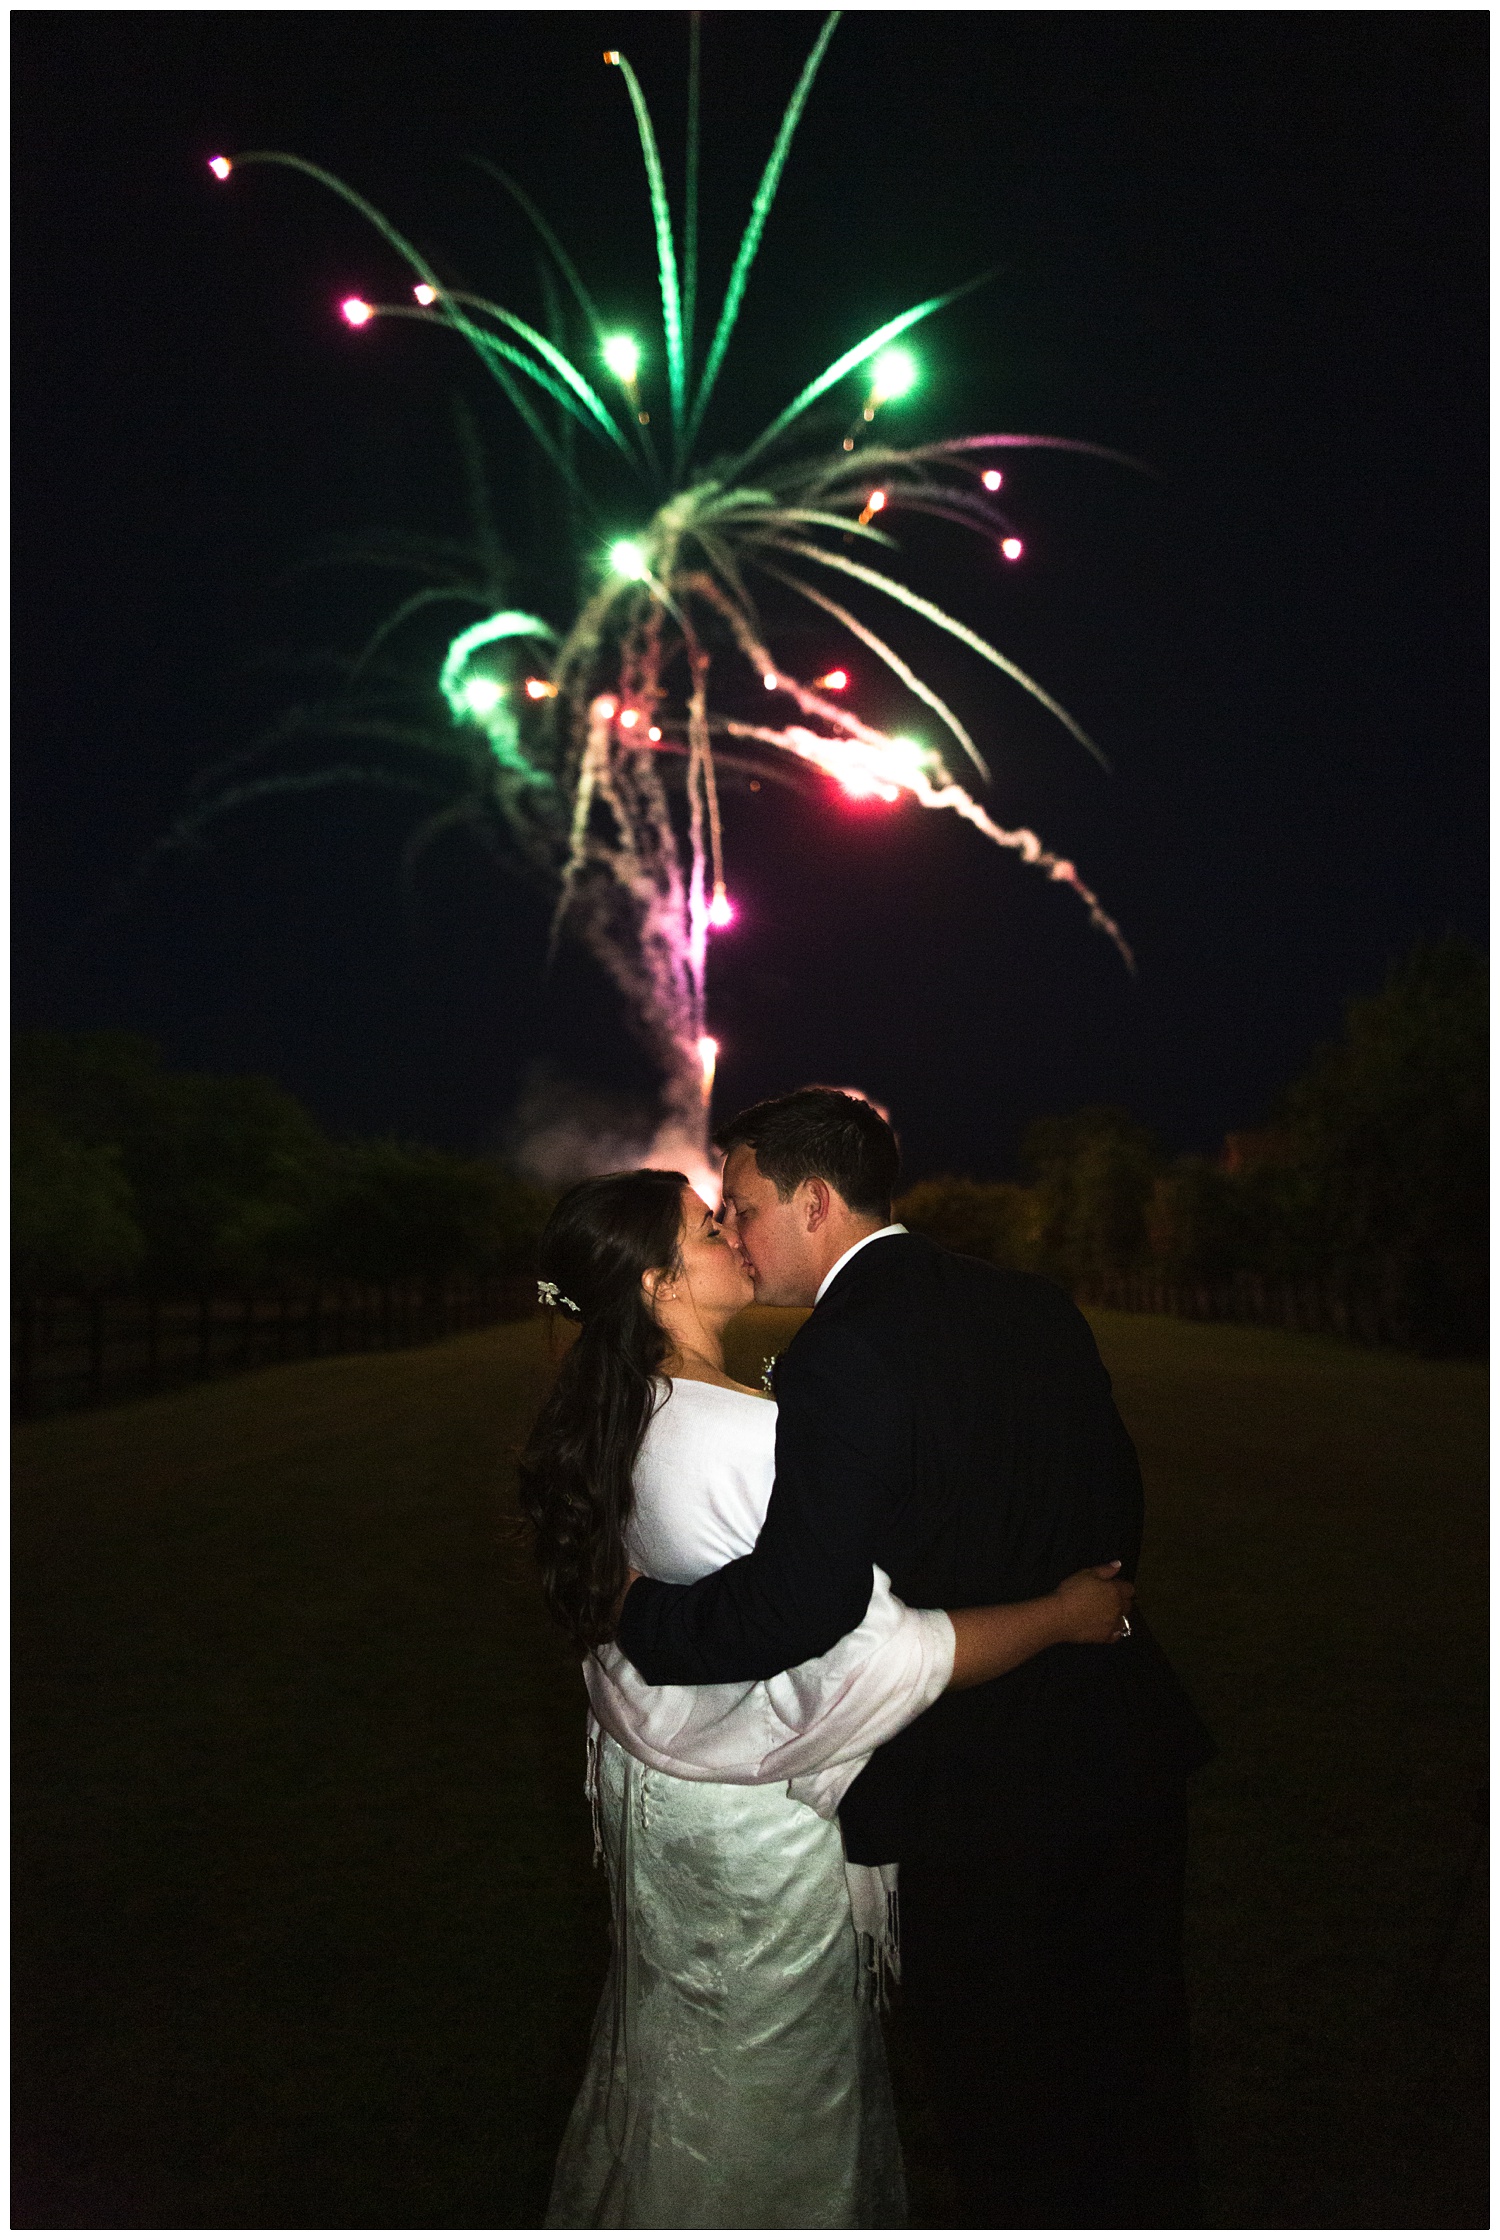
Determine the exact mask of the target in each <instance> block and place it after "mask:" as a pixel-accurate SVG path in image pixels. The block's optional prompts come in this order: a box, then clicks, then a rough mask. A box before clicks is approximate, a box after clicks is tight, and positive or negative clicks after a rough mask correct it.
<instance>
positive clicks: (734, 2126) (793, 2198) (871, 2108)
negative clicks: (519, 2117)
mask: <svg viewBox="0 0 1500 2240" xmlns="http://www.w3.org/2000/svg"><path fill="white" fill-rule="evenodd" d="M775 1424H776V1411H775V1407H774V1405H773V1404H771V1403H770V1402H767V1401H765V1400H762V1399H759V1398H757V1397H756V1396H755V1395H753V1394H748V1393H744V1392H738V1391H733V1390H729V1389H727V1388H725V1387H722V1386H717V1385H707V1384H700V1383H696V1382H690V1381H676V1382H673V1383H671V1384H670V1385H668V1387H667V1390H666V1396H665V1398H664V1399H663V1401H662V1404H661V1405H660V1406H659V1407H658V1409H657V1411H656V1413H655V1415H654V1416H653V1418H652V1420H651V1423H650V1425H649V1426H648V1428H647V1432H646V1436H645V1439H644V1440H643V1442H642V1446H641V1453H640V1456H639V1458H638V1460H637V1464H636V1470H635V1498H634V1506H633V1510H632V1515H631V1519H630V1523H629V1526H628V1528H627V1534H626V1542H627V1549H628V1553H629V1556H630V1561H631V1563H632V1565H633V1566H634V1567H635V1568H636V1569H637V1570H640V1571H644V1572H647V1573H649V1575H650V1576H651V1577H653V1578H657V1579H667V1580H673V1581H682V1582H687V1581H691V1580H693V1579H698V1578H702V1577H704V1576H705V1575H706V1574H707V1573H708V1572H710V1571H716V1570H718V1569H720V1568H721V1566H722V1565H724V1564H725V1563H729V1562H732V1561H733V1560H734V1558H735V1557H737V1556H740V1555H744V1554H747V1553H748V1552H749V1550H750V1548H751V1547H752V1546H753V1545H754V1543H755V1540H756V1537H757V1535H758V1533H759V1531H760V1527H761V1524H762V1522H763V1520H764V1517H765V1511H766V1503H767V1501H768V1499H769V1497H770V1491H771V1484H772V1479H773V1477H774V1468H775V1460H774V1447H775ZM872 1588H873V1591H872V1595H871V1601H870V1607H869V1610H868V1612H867V1614H866V1617H865V1619H864V1620H863V1622H862V1623H861V1625H860V1626H859V1627H858V1628H857V1629H856V1631H855V1632H854V1633H852V1634H850V1635H848V1636H847V1637H846V1638H845V1640H843V1641H841V1642H839V1643H837V1644H836V1645H835V1646H834V1648H833V1649H831V1650H830V1651H829V1652H828V1654H827V1656H825V1657H819V1658H816V1659H814V1660H813V1661H812V1662H810V1663H808V1664H805V1665H802V1666H799V1667H798V1668H797V1669H796V1671H794V1672H790V1673H782V1674H780V1675H778V1676H777V1678H776V1679H774V1680H769V1681H764V1682H758V1683H755V1684H753V1685H745V1686H740V1685H732V1686H715V1687H703V1688H648V1687H647V1686H646V1684H645V1683H644V1682H643V1681H642V1680H641V1678H640V1676H639V1674H638V1673H636V1672H635V1670H634V1668H633V1667H632V1666H631V1665H630V1664H629V1663H628V1662H627V1660H626V1659H625V1658H624V1657H623V1656H621V1654H620V1652H619V1651H618V1650H617V1649H615V1648H614V1647H612V1646H611V1647H608V1648H606V1649H604V1650H602V1651H600V1652H599V1654H598V1655H597V1656H595V1657H591V1658H590V1659H589V1660H588V1663H587V1664H586V1666H585V1674H586V1678H587V1681H588V1687H589V1696H590V1702H591V1705H592V1715H591V1718H590V1722H589V1768H590V1778H589V1789H590V1794H591V1796H592V1798H593V1801H594V1808H595V1821H596V1829H597V1831H598V1834H599V1838H600V1842H601V1847H602V1850H603V1854H604V1858H605V1862H606V1864H607V1867H608V1870H609V1878H610V1890H611V1897H612V1901H613V1924H612V1953H611V1959H610V1968H609V1974H608V1977H607V1979H606V1982H605V1987H604V1992H603V1996H602V1998H601V1999H600V2003H599V2009H598V2013H597V2015H596V2017H595V2021H594V2029H593V2036H592V2039H591V2042H590V2048H589V2057H588V2066H587V2070H586V2073H585V2076H584V2082H583V2086H582V2089H581V2091H580V2092H579V2095H578V2099H577V2101H576V2103H575V2105H574V2108H573V2112H572V2115H571V2117H570V2119H569V2122H568V2127H567V2130H566V2132H565V2134H564V2137H563V2143H562V2147H561V2149H560V2151H559V2154H558V2161H557V2170H556V2175H555V2178H554V2181H553V2189H552V2197H551V2200H550V2202H549V2205H548V2210H547V2216H546V2220H545V2221H546V2224H547V2226H548V2227H549V2228H552V2229H564V2230H573V2231H578V2230H587V2229H596V2228H600V2227H612V2228H622V2227H625V2228H634V2229H640V2228H653V2227H654V2228H666V2229H669V2230H670V2229H676V2230H683V2229H686V2230H714V2229H731V2230H734V2229H738V2230H756V2229H771V2230H774V2229H799V2228H800V2229H811V2230H823V2229H827V2230H839V2229H849V2228H854V2227H865V2228H871V2227H873V2228H887V2229H889V2228H891V2227H893V2226H895V2227H899V2226H900V2225H902V2224H904V2222H905V2215H906V2205H905V2187H904V2181H903V2177H902V2170H901V2156H900V2147H899V2144H898V2142H897V2137H896V2129H895V2116H894V2110H893V2107H892V2103H891V2090H890V2080H889V2076H888V2073H887V2070H886V2062H885V2049H884V2045H883V2043H882V2040H881V2036H880V2023H879V2015H878V2012H877V2007H876V2002H875V1999H874V1997H873V1996H872V1995H871V1994H872V1992H873V1991H874V1989H875V1988H876V1986H877V1982H878V1970H877V1969H875V1968H873V1967H872V1966H871V1964H870V1963H871V1959H872V1952H871V1948H872V1946H873V1945H874V1944H876V1943H877V1942H878V1941H879V1939H878V1934H877V1932H878V1930H880V1929H883V1928H884V1911H885V1888H884V1886H883V1884H882V1882H881V1879H880V1878H881V1877H882V1875H883V1874H886V1872H887V1871H886V1870H882V1869H878V1868H856V1869H852V1870H851V1869H847V1868H846V1864H845V1860H844V1855H843V1844H842V1841H841V1839H840V1835H839V1829H838V1823H837V1820H836V1818H835V1817H834V1815H835V1814H836V1812H837V1808H838V1800H839V1798H840V1797H841V1796H842V1794H843V1792H844V1790H845V1789H846V1788H847V1787H848V1785H849V1783H850V1782H851V1781H852V1780H853V1779H854V1777H855V1775H856V1774H857V1773H858V1772H859V1770H860V1768H861V1766H862V1765H863V1764H864V1763H865V1762H866V1759H867V1758H868V1755H869V1752H870V1751H871V1750H873V1749H875V1748H877V1747H878V1746H879V1744H880V1743H881V1742H883V1741H885V1740H887V1739H888V1738H889V1737H890V1736H891V1735H892V1734H894V1733H895V1732H897V1731H898V1729H899V1728H900V1727H902V1726H904V1725H906V1724H907V1723H908V1722H909V1721H910V1720H911V1719H912V1718H914V1717H915V1716H916V1715H917V1713H918V1712H920V1711H922V1710H925V1709H926V1707H927V1705H928V1704H930V1703H932V1702H934V1701H936V1699H937V1697H938V1696H939V1695H940V1694H941V1693H942V1690H943V1689H944V1687H946V1685H947V1683H948V1680H949V1678H950V1677H951V1674H952V1668H953V1629H952V1626H951V1624H950V1623H949V1620H948V1619H947V1617H946V1616H945V1615H944V1613H943V1612H942V1611H920V1610H909V1609H907V1608H906V1606H905V1605H904V1604H902V1603H900V1602H898V1601H897V1600H896V1599H895V1597H894V1596H892V1595H891V1592H890V1582H889V1580H887V1579H886V1578H885V1575H884V1574H883V1573H882V1572H879V1571H876V1572H875V1573H874V1576H873V1580H872ZM872 1878H873V1880H872ZM887 1879H888V1881H889V1882H890V1883H891V1884H893V1883H894V1873H893V1871H891V1872H890V1873H889V1874H888V1876H887ZM851 1893H852V1895H851ZM875 1905H878V1908H879V1915H880V1918H879V1920H878V1922H877V1921H875V1920H874V1919H872V1907H874V1906H875ZM861 1929H862V1930H863V1931H864V1932H865V1934H864V1935H863V1936H861V1935H860V1934H858V1930H861ZM861 1946H863V1947H864V1951H863V1953H862V1952H861Z"/></svg>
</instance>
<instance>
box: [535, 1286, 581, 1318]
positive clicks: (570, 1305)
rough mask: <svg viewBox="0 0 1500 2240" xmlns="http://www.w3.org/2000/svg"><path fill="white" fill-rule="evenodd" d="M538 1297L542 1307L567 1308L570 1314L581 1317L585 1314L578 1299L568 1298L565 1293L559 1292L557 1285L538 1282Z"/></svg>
mask: <svg viewBox="0 0 1500 2240" xmlns="http://www.w3.org/2000/svg"><path fill="white" fill-rule="evenodd" d="M536 1295H537V1300H538V1303H539V1304H540V1305H541V1306H544V1307H566V1308H567V1310H568V1312H569V1314H580V1315H581V1314H582V1312H583V1309H582V1307H580V1306H579V1304H578V1301H577V1300H576V1299H569V1298H566V1297H565V1296H564V1295H563V1293H562V1292H561V1291H559V1290H558V1288H557V1285H556V1284H555V1283H545V1282H538V1284H537V1287H536Z"/></svg>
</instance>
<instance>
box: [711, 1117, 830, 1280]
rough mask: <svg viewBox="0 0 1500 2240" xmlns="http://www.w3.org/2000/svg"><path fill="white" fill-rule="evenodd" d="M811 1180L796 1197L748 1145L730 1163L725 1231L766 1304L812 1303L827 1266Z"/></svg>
mask: <svg viewBox="0 0 1500 2240" xmlns="http://www.w3.org/2000/svg"><path fill="white" fill-rule="evenodd" d="M807 1197H808V1185H807V1184H806V1183H804V1184H803V1185H802V1187H801V1188H800V1189H798V1190H794V1191H793V1192H792V1195H791V1196H790V1198H786V1199H782V1198H780V1197H778V1196H777V1194H776V1185H775V1183H774V1182H772V1181H771V1180H770V1178H769V1177H768V1176H766V1175H763V1174H762V1173H761V1171H760V1168H759V1167H758V1166H757V1165H756V1163H755V1153H754V1152H753V1151H752V1150H750V1148H749V1147H748V1145H746V1144H736V1146H735V1148H734V1149H733V1150H732V1151H731V1152H730V1154H729V1157H728V1158H727V1159H726V1160H725V1162H724V1209H723V1213H722V1215H721V1216H720V1218H721V1220H722V1222H723V1225H724V1229H725V1233H726V1234H727V1235H728V1237H729V1238H730V1240H731V1242H732V1243H733V1244H734V1245H735V1246H736V1247H737V1248H738V1250H739V1254H740V1257H741V1259H742V1260H743V1261H744V1263H745V1266H746V1267H747V1268H748V1269H749V1271H750V1278H751V1281H752V1282H753V1283H754V1285H755V1301H756V1305H757V1306H762V1307H810V1306H811V1305H812V1303H813V1299H814V1297H815V1296H816V1294H817V1289H818V1285H819V1284H820V1283H821V1282H822V1280H823V1275H824V1268H823V1262H822V1256H821V1254H820V1250H819V1245H818V1241H817V1236H816V1233H815V1232H813V1231H811V1230H810V1229H809V1225H808V1206H807V1203H806V1200H807Z"/></svg>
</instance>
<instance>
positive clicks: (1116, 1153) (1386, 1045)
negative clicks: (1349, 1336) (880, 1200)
mask: <svg viewBox="0 0 1500 2240" xmlns="http://www.w3.org/2000/svg"><path fill="white" fill-rule="evenodd" d="M1488 1013H1489V979H1488V968H1487V964H1486V961H1485V959H1484V957H1483V956H1482V955H1481V954H1480V953H1479V951H1478V950H1476V949H1475V948H1474V947H1472V945H1470V944H1469V943H1467V942H1465V941H1462V940H1459V939H1456V938H1453V939H1448V940H1444V941H1441V942H1430V943H1421V944H1419V945H1418V947H1417V948H1416V949H1415V951H1414V952H1413V954H1412V955H1411V956H1410V957H1409V958H1407V959H1406V961H1405V962H1404V963H1402V964H1401V965H1400V966H1398V967H1397V968H1396V969H1395V970H1393V971H1392V973H1391V974H1390V976H1389V978H1388V980H1387V982H1386V985H1385V987H1384V988H1383V989H1382V990H1381V991H1380V993H1379V994H1378V995H1374V996H1369V997H1365V998H1362V999H1358V1000H1356V1001H1354V1002H1352V1003H1350V1004H1349V1006H1348V1008H1347V1011H1346V1015H1345V1020H1344V1028H1343V1032H1342V1034H1341V1035H1340V1037H1339V1038H1338V1040H1337V1041H1335V1042H1333V1043H1331V1044H1329V1045H1328V1046H1327V1047H1325V1048H1323V1049H1321V1050H1319V1051H1318V1052H1317V1053H1316V1055H1315V1056H1314V1058H1313V1061H1312V1063H1311V1065H1310V1066H1309V1067H1308V1069H1307V1071H1306V1072H1305V1073H1304V1074H1303V1075H1302V1076H1301V1078H1300V1079H1298V1080H1297V1081H1295V1082H1293V1083H1292V1085H1291V1086H1290V1087H1289V1088H1288V1089H1287V1090H1286V1091H1285V1092H1284V1094H1283V1095H1282V1096H1281V1098H1280V1099H1279V1100H1278V1101H1277V1103H1276V1105H1275V1107H1274V1108H1273V1110H1272V1112H1271V1113H1270V1115H1269V1116H1268V1118H1267V1120H1266V1123H1265V1124H1264V1125H1263V1126H1261V1127H1259V1128H1256V1129H1254V1130H1247V1131H1245V1132H1243V1133H1239V1134H1235V1135H1230V1136H1228V1137H1227V1138H1226V1139H1225V1144H1224V1148H1223V1151H1222V1152H1221V1154H1220V1155H1219V1156H1218V1157H1217V1158H1213V1159H1208V1158H1170V1157H1169V1156H1168V1155H1167V1154H1166V1152H1165V1151H1164V1149H1163V1147H1162V1145H1161V1144H1160V1142H1159V1141H1158V1140H1157V1139H1156V1137H1155V1136H1154V1135H1153V1134H1152V1133H1151V1131H1150V1130H1149V1129H1147V1128H1144V1127H1142V1126H1141V1125H1140V1124H1139V1122H1137V1121H1135V1120H1133V1119H1132V1118H1131V1116H1130V1115H1129V1114H1128V1113H1126V1112H1124V1111H1121V1110H1119V1109H1117V1108H1115V1107H1110V1106H1095V1107H1092V1108H1090V1109H1088V1110H1086V1111H1083V1112H1075V1113H1073V1114H1070V1115H1069V1116H1068V1117H1066V1118H1063V1119H1049V1120H1039V1121H1037V1122H1036V1123H1035V1124H1034V1126H1033V1127H1032V1128H1031V1129H1030V1130H1029V1131H1028V1133H1027V1135H1026V1137H1025V1139H1024V1141H1023V1145H1022V1165H1023V1170H1024V1172H1025V1177H1026V1179H1025V1181H1024V1182H971V1181H965V1180H960V1179H957V1178H951V1177H945V1178H939V1179H936V1180H932V1181H928V1182H923V1183H919V1184H918V1185H917V1186H916V1187H915V1188H914V1189H912V1190H910V1191H908V1192H907V1193H906V1194H905V1196H904V1197H903V1198H902V1199H901V1201H900V1206H899V1212H900V1217H901V1218H902V1219H903V1220H905V1221H906V1222H907V1223H908V1225H909V1226H910V1227H912V1228H917V1229H921V1230H923V1231H925V1232H926V1233H927V1234H928V1235H930V1236H933V1237H935V1238H936V1239H937V1240H938V1241H939V1242H940V1243H942V1244H946V1245H948V1246H950V1247H952V1248H953V1249H954V1250H956V1251H961V1252H970V1253H975V1254H977V1255H978V1256H980V1257H981V1258H984V1259H989V1260H994V1261H996V1262H998V1263H1000V1264H1002V1265H1005V1266H1011V1267H1018V1268H1029V1269H1034V1270H1036V1271H1038V1272H1040V1273H1042V1274H1045V1275H1050V1276H1052V1277H1054V1278H1055V1279H1056V1280H1057V1281H1058V1282H1060V1283H1062V1284H1065V1285H1066V1286H1067V1287H1068V1288H1069V1289H1070V1290H1072V1291H1073V1292H1075V1293H1076V1294H1077V1295H1079V1296H1080V1297H1083V1298H1089V1297H1094V1298H1101V1299H1106V1300H1107V1299H1109V1298H1110V1297H1111V1296H1119V1295H1120V1294H1121V1293H1122V1291H1128V1289H1129V1286H1130V1283H1131V1281H1132V1279H1142V1278H1145V1279H1150V1278H1156V1279H1160V1281H1161V1282H1162V1283H1163V1284H1165V1285H1167V1286H1172V1287H1188V1286H1199V1287H1203V1288H1205V1289H1207V1290H1209V1291H1211V1292H1218V1293H1220V1294H1222V1292H1223V1291H1224V1289H1225V1288H1226V1287H1228V1286H1229V1285H1231V1284H1233V1283H1234V1282H1235V1281H1236V1280H1237V1279H1239V1280H1240V1281H1241V1282H1242V1283H1243V1279H1246V1278H1249V1279H1254V1280H1255V1281H1256V1282H1257V1283H1258V1284H1259V1285H1260V1286H1261V1287H1262V1289H1263V1290H1265V1289H1269V1290H1270V1291H1273V1292H1275V1291H1281V1292H1296V1291H1297V1290H1299V1289H1301V1290H1303V1291H1306V1290H1308V1289H1312V1290H1314V1291H1316V1292H1318V1293H1320V1294H1321V1295H1322V1296H1323V1297H1324V1298H1330V1299H1342V1300H1344V1301H1346V1302H1350V1303H1352V1304H1353V1306H1354V1307H1355V1308H1356V1309H1357V1310H1363V1311H1362V1312H1356V1314H1355V1315H1354V1316H1353V1318H1352V1323H1351V1326H1352V1327H1354V1328H1363V1329H1368V1330H1371V1331H1374V1332H1378V1334H1379V1335H1380V1336H1381V1337H1382V1338H1384V1339H1385V1340H1386V1341H1388V1342H1391V1343H1395V1344H1397V1345H1401V1346H1405V1347H1408V1348H1410V1349H1411V1350H1413V1351H1417V1352H1429V1353H1466V1352H1473V1351H1478V1350H1481V1349H1482V1348H1483V1345H1484V1342H1485V1332H1486V1327H1487V1303H1488V1275H1487V1255H1486V1241H1487V1218H1488V1217H1487V1171H1488ZM1138 1288H1139V1287H1138ZM1333 1326H1343V1325H1342V1324H1335V1325H1333Z"/></svg>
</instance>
